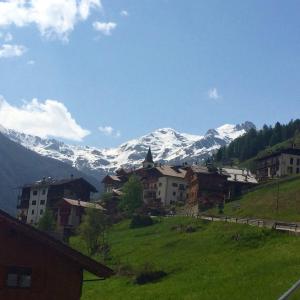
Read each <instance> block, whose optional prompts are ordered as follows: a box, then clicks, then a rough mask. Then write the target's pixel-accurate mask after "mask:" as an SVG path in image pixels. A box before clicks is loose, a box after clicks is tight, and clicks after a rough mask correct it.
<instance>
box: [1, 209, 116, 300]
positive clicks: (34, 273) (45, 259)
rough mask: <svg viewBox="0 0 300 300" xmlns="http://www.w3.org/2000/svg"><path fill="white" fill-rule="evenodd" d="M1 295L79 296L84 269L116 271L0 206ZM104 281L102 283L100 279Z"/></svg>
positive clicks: (104, 273) (26, 299) (69, 299)
mask: <svg viewBox="0 0 300 300" xmlns="http://www.w3.org/2000/svg"><path fill="white" fill-rule="evenodd" d="M0 245H1V247H0V299H3V300H17V299H20V300H21V299H22V300H79V299H80V297H81V290H82V283H83V270H87V271H89V272H91V273H93V274H94V275H96V276H98V277H100V278H102V279H104V278H107V277H109V276H111V275H113V271H112V270H111V269H110V268H108V267H106V266H104V265H102V264H100V263H98V262H96V261H95V260H92V259H91V258H89V257H87V256H85V255H83V254H81V253H79V252H77V251H75V250H74V249H72V248H70V247H68V246H67V245H65V244H63V243H62V242H60V241H58V240H56V239H54V238H53V237H51V236H49V235H47V234H45V233H43V232H41V231H39V230H37V229H35V228H34V227H32V226H30V225H27V224H24V223H22V222H21V221H19V220H17V219H15V218H13V217H11V216H9V215H8V214H6V213H5V212H3V211H1V210H0ZM99 284H101V283H99Z"/></svg>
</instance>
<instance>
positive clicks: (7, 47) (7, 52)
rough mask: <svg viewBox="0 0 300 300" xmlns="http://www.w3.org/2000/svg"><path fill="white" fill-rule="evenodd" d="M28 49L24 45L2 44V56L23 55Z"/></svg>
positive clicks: (0, 52)
mask: <svg viewBox="0 0 300 300" xmlns="http://www.w3.org/2000/svg"><path fill="white" fill-rule="evenodd" d="M26 50H27V49H26V47H24V46H22V45H11V44H4V45H1V46H0V58H8V57H15V56H22V55H23V54H24V53H25V51H26Z"/></svg>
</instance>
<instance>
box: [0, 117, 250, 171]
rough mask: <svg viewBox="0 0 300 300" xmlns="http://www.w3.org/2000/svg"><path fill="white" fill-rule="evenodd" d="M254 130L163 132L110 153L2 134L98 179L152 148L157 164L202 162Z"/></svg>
mask: <svg viewBox="0 0 300 300" xmlns="http://www.w3.org/2000/svg"><path fill="white" fill-rule="evenodd" d="M251 128H255V126H254V124H253V123H251V122H245V123H243V124H239V125H231V124H225V125H223V126H220V127H218V128H216V129H210V130H208V131H207V133H206V134H205V135H204V136H202V135H193V134H188V133H180V132H178V131H176V130H174V129H173V128H160V129H157V130H154V131H153V132H151V133H149V134H146V135H144V136H142V137H140V138H137V139H133V140H130V141H128V142H126V143H123V144H122V145H120V146H119V147H117V148H111V149H99V148H96V147H88V146H75V145H67V144H65V143H63V142H61V141H58V140H55V139H43V138H40V137H37V136H32V135H27V134H24V133H20V132H16V131H14V130H10V129H5V128H3V127H0V131H1V132H3V133H4V134H5V135H6V136H7V137H9V138H10V139H11V140H13V141H15V142H17V143H19V144H21V145H23V146H25V147H26V148H29V149H31V150H33V151H35V152H37V153H39V154H41V155H43V156H48V157H52V158H55V159H58V160H61V161H63V162H67V163H69V164H71V165H72V166H73V167H76V168H77V169H79V170H81V171H83V172H85V173H87V174H89V175H94V176H97V177H99V176H102V175H103V174H106V173H110V172H113V171H115V170H116V169H118V168H120V167H127V168H128V167H132V166H140V165H141V163H142V161H143V159H144V158H145V155H146V153H147V151H148V148H149V147H151V150H152V154H153V158H154V160H155V161H156V162H165V163H173V164H175V163H176V164H179V163H182V162H183V161H185V162H193V161H201V160H204V159H206V158H207V157H209V156H211V155H212V153H214V152H215V151H216V150H217V149H219V148H220V147H222V146H225V145H227V144H229V143H230V142H231V141H232V140H234V139H235V138H237V137H239V136H241V135H243V134H244V133H246V132H247V131H248V130H250V129H251Z"/></svg>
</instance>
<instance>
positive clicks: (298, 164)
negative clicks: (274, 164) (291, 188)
mask: <svg viewBox="0 0 300 300" xmlns="http://www.w3.org/2000/svg"><path fill="white" fill-rule="evenodd" d="M297 166H300V158H298V159H297Z"/></svg>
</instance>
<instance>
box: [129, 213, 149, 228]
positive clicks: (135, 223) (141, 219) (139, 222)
mask: <svg viewBox="0 0 300 300" xmlns="http://www.w3.org/2000/svg"><path fill="white" fill-rule="evenodd" d="M151 225H153V220H152V218H151V217H149V216H142V215H135V216H133V217H132V219H131V223H130V228H140V227H146V226H151Z"/></svg>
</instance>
